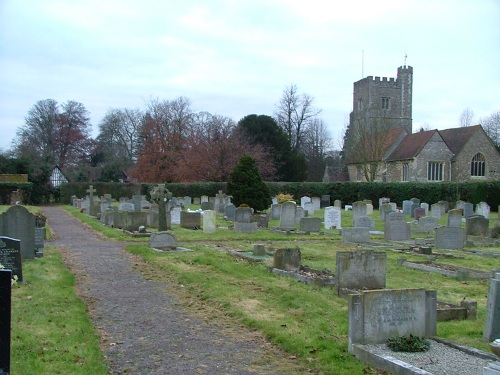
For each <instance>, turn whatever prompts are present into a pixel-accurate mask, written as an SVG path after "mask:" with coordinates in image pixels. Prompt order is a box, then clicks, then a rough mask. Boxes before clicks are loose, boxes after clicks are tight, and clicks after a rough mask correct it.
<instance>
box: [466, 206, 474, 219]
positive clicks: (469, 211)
mask: <svg viewBox="0 0 500 375" xmlns="http://www.w3.org/2000/svg"><path fill="white" fill-rule="evenodd" d="M472 215H474V204H472V203H469V202H466V203H464V217H469V216H472Z"/></svg>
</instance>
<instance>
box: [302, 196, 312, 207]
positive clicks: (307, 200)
mask: <svg viewBox="0 0 500 375" xmlns="http://www.w3.org/2000/svg"><path fill="white" fill-rule="evenodd" d="M309 202H311V197H306V196H304V197H301V198H300V205H301V207H304V208H305V204H306V203H309Z"/></svg>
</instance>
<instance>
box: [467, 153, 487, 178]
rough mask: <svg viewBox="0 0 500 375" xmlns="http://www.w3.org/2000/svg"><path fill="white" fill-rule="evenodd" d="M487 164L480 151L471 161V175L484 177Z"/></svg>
mask: <svg viewBox="0 0 500 375" xmlns="http://www.w3.org/2000/svg"><path fill="white" fill-rule="evenodd" d="M485 165H486V160H485V158H484V155H483V154H481V153H480V152H478V153H477V154H476V155H474V157H473V158H472V160H471V162H470V175H471V176H474V177H484V176H485Z"/></svg>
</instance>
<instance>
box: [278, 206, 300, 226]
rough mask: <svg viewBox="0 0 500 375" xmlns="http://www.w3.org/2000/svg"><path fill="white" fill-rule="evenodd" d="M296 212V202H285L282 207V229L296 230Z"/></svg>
mask: <svg viewBox="0 0 500 375" xmlns="http://www.w3.org/2000/svg"><path fill="white" fill-rule="evenodd" d="M296 210H297V205H296V204H295V202H285V203H283V204H282V205H281V216H280V228H281V229H295V215H296Z"/></svg>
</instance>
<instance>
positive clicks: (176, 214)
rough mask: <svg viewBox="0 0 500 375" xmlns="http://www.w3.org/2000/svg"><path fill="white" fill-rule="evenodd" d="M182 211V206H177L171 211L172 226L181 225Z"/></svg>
mask: <svg viewBox="0 0 500 375" xmlns="http://www.w3.org/2000/svg"><path fill="white" fill-rule="evenodd" d="M181 211H182V208H181V207H180V206H176V207H174V208H172V210H171V211H170V215H171V219H172V224H175V225H180V224H181Z"/></svg>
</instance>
